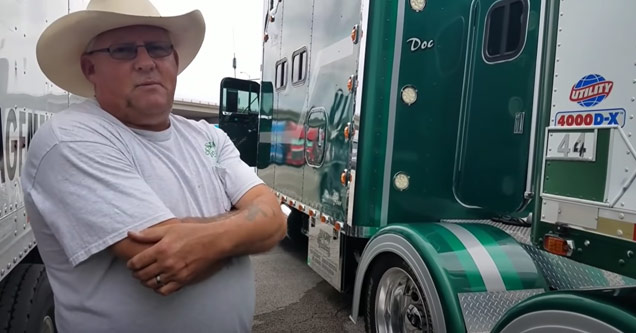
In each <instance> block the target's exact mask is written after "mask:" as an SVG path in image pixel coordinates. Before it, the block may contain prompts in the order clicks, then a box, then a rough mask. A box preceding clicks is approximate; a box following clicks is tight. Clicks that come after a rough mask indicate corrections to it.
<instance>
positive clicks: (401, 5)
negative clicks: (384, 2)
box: [380, 0, 406, 226]
mask: <svg viewBox="0 0 636 333" xmlns="http://www.w3.org/2000/svg"><path fill="white" fill-rule="evenodd" d="M405 10H406V2H405V0H400V1H398V13H397V22H396V27H395V45H394V54H393V73H392V76H391V96H390V98H389V119H388V121H387V135H386V151H385V153H386V157H385V160H384V184H383V186H382V206H381V209H380V225H382V226H385V225H387V223H388V221H387V219H388V216H389V193H390V190H391V165H392V162H393V142H394V140H393V139H394V135H395V116H396V112H397V99H398V96H397V95H398V83H399V78H400V60H401V58H402V37H403V34H404V12H405Z"/></svg>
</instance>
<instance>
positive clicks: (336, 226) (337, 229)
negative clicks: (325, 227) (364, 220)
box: [333, 222, 342, 232]
mask: <svg viewBox="0 0 636 333" xmlns="http://www.w3.org/2000/svg"><path fill="white" fill-rule="evenodd" d="M333 228H334V229H335V230H336V231H337V232H340V229H341V228H342V227H341V226H340V222H336V224H334V226H333Z"/></svg>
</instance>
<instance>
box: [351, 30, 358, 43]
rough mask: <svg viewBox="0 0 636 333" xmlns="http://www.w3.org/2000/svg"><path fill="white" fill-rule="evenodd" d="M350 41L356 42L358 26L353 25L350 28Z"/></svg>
mask: <svg viewBox="0 0 636 333" xmlns="http://www.w3.org/2000/svg"><path fill="white" fill-rule="evenodd" d="M351 41H352V42H353V44H357V43H358V27H357V26H355V27H353V30H351Z"/></svg>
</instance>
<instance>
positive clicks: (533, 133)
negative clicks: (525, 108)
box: [524, 1, 550, 200]
mask: <svg viewBox="0 0 636 333" xmlns="http://www.w3.org/2000/svg"><path fill="white" fill-rule="evenodd" d="M529 4H530V3H529V2H528V5H529ZM546 7H547V5H546V2H545V1H542V2H541V12H540V14H539V15H540V18H539V40H538V42H537V59H536V61H537V64H536V68H535V70H534V75H535V78H534V96H533V98H532V120H531V123H530V147H529V152H528V173H527V175H526V191H525V194H524V196H525V198H526V200H529V199H531V197H532V194H533V191H532V184H533V183H534V181H533V177H532V175H533V173H534V161H535V160H534V153H535V149H536V142H535V140H536V137H537V119H538V117H539V96H540V94H541V83H542V79H543V75H545V76H546V77H547V75H548V74H550V73H542V72H541V66H542V65H543V43H544V42H545V35H546V34H545V15H546ZM542 74H543V75H542Z"/></svg>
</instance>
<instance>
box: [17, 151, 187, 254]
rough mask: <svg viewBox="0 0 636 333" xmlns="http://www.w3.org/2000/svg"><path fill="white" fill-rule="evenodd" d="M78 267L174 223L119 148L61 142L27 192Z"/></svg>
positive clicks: (41, 165)
mask: <svg viewBox="0 0 636 333" xmlns="http://www.w3.org/2000/svg"><path fill="white" fill-rule="evenodd" d="M25 194H26V195H27V196H28V199H29V200H30V201H31V203H32V204H33V205H35V208H36V209H37V210H38V212H39V214H40V215H41V216H42V217H43V219H44V220H45V221H46V224H47V225H48V226H49V228H50V230H51V232H52V233H53V234H54V236H55V237H56V238H57V240H58V241H59V243H60V244H61V246H62V247H63V248H64V251H65V253H66V255H67V256H68V258H69V260H70V262H71V264H73V266H75V265H78V264H79V263H81V262H82V261H84V260H86V259H87V258H89V257H90V256H91V255H93V254H95V253H98V252H100V251H102V250H104V249H106V248H107V247H109V246H111V245H113V244H115V243H116V242H118V241H120V240H122V239H124V238H126V236H127V232H128V231H129V230H141V229H144V228H147V227H149V226H152V225H154V224H157V223H159V222H162V221H165V220H168V219H170V218H174V217H175V216H174V214H172V212H170V210H169V209H168V208H167V207H166V206H165V205H164V204H163V202H162V201H161V199H159V197H158V196H157V195H156V194H155V193H154V192H153V190H152V189H151V188H150V187H149V186H148V184H147V183H146V182H145V181H144V180H143V179H142V177H141V176H140V175H139V173H138V172H137V170H136V168H135V167H134V164H133V162H132V161H130V159H128V158H127V157H126V156H125V155H124V153H123V152H121V151H120V150H118V149H116V148H115V147H112V146H109V145H107V144H103V143H96V142H61V143H58V144H57V145H54V146H53V147H52V148H51V149H50V150H49V151H48V152H47V153H46V154H45V155H44V156H43V157H42V159H41V160H40V162H39V164H38V165H37V169H36V172H35V175H34V179H33V184H32V186H31V187H30V190H29V191H28V193H25Z"/></svg>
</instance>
